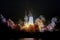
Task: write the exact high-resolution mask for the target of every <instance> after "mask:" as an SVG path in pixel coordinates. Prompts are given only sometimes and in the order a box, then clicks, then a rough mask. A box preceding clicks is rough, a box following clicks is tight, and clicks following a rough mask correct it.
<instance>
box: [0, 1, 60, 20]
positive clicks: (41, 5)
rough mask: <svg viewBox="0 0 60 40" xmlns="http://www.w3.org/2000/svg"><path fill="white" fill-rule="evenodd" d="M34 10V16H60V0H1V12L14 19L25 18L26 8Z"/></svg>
mask: <svg viewBox="0 0 60 40" xmlns="http://www.w3.org/2000/svg"><path fill="white" fill-rule="evenodd" d="M27 8H28V9H31V8H32V10H33V16H35V17H39V15H44V16H45V17H46V18H52V17H54V16H58V17H59V16H60V15H59V14H60V1H58V0H39V1H38V0H33V1H32V0H30V1H29V0H0V13H1V14H3V15H4V16H5V17H6V18H11V19H12V20H14V21H17V20H18V19H23V17H24V15H25V9H27Z"/></svg>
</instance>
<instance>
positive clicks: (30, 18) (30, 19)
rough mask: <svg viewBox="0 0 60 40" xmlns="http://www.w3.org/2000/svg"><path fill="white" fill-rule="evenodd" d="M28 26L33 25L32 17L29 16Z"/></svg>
mask: <svg viewBox="0 0 60 40" xmlns="http://www.w3.org/2000/svg"><path fill="white" fill-rule="evenodd" d="M29 24H33V16H29Z"/></svg>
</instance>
